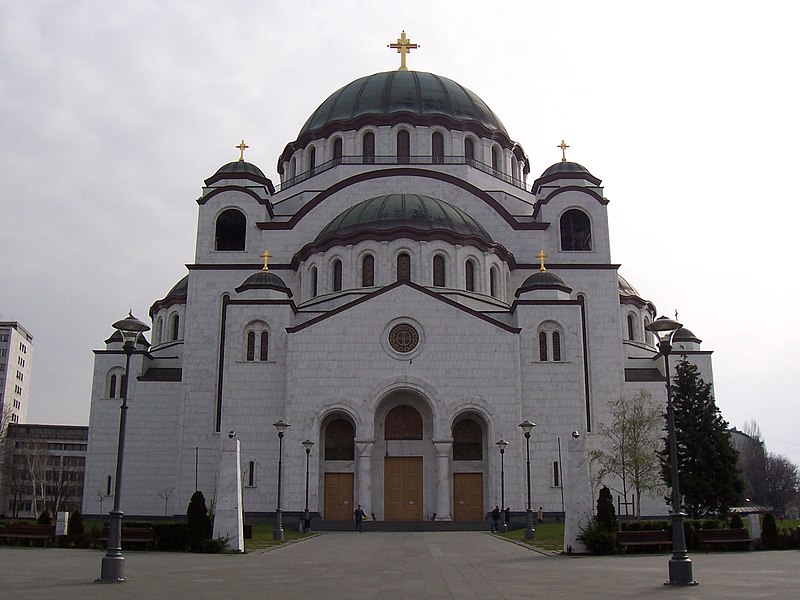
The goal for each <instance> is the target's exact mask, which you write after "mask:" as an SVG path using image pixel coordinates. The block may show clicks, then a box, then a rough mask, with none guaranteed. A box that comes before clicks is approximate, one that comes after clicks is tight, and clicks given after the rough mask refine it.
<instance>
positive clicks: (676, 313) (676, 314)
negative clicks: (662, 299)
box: [675, 308, 678, 321]
mask: <svg viewBox="0 0 800 600" xmlns="http://www.w3.org/2000/svg"><path fill="white" fill-rule="evenodd" d="M675 320H676V321H677V320H678V309H677V308H676V309H675Z"/></svg>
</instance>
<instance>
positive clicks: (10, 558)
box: [0, 532, 800, 600]
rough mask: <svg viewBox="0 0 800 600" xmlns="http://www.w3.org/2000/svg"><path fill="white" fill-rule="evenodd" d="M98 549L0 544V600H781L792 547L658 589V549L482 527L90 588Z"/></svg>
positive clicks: (718, 559)
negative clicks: (528, 539) (559, 546)
mask: <svg viewBox="0 0 800 600" xmlns="http://www.w3.org/2000/svg"><path fill="white" fill-rule="evenodd" d="M102 556H103V553H102V552H101V551H98V550H61V549H47V550H42V549H40V548H0V565H1V566H2V577H0V599H2V600H5V599H27V598H30V599H36V600H51V599H52V600H70V599H72V598H80V599H82V600H91V599H94V598H104V599H114V598H148V599H154V598H155V599H159V600H160V599H164V598H167V599H171V598H189V599H192V600H194V599H198V600H199V599H203V598H214V599H220V598H229V599H232V600H235V599H238V598H243V599H247V598H258V599H260V600H273V599H284V598H286V599H303V600H311V599H317V598H332V599H334V598H335V599H336V600H345V599H354V600H360V599H365V600H366V599H381V600H387V599H409V600H419V599H425V598H436V599H439V598H442V599H445V598H447V599H451V598H459V599H478V598H480V599H486V600H503V599H517V598H552V599H570V598H591V599H603V598H614V599H619V598H638V599H642V598H670V599H672V598H681V599H685V598H689V599H691V598H703V599H707V598H725V599H730V598H748V599H750V600H753V599H764V598H780V599H782V600H789V599H796V598H798V597H800V594H798V585H799V584H800V552H797V551H787V552H753V553H747V552H743V553H738V552H737V553H720V554H700V553H698V554H693V555H692V559H693V562H694V574H695V577H696V578H697V579H698V581H700V585H699V586H697V587H687V588H672V587H668V586H664V585H663V581H664V579H665V577H666V573H667V560H668V556H667V555H658V556H655V555H648V556H613V557H589V556H583V557H564V556H551V555H546V554H542V553H539V552H535V551H533V550H530V549H528V548H526V547H523V546H520V545H518V544H515V543H512V542H508V541H505V540H503V539H500V538H498V537H496V536H493V535H490V534H488V533H483V532H448V533H364V534H354V533H325V534H321V535H318V536H316V537H313V538H311V539H306V540H302V541H299V542H295V543H291V544H287V545H285V546H281V547H278V548H275V549H272V550H269V551H255V552H252V553H248V554H246V555H198V554H176V553H165V552H128V553H126V571H127V576H128V582H126V583H124V584H98V583H93V580H94V579H95V578H96V577H97V576H98V575H99V574H100V561H101V558H102Z"/></svg>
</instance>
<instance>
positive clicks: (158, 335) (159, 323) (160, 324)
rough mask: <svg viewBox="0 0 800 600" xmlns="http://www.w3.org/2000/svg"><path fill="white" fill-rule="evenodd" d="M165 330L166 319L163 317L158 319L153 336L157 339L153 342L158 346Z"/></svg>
mask: <svg viewBox="0 0 800 600" xmlns="http://www.w3.org/2000/svg"><path fill="white" fill-rule="evenodd" d="M163 329H164V319H162V318H161V317H158V320H157V321H156V331H155V335H154V336H153V337H154V338H155V339H154V340H153V341H154V342H155V343H156V344H160V343H161V333H162V330H163Z"/></svg>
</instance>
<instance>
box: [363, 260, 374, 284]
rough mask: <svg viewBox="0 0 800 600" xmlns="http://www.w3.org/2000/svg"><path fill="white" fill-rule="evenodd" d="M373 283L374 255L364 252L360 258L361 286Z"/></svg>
mask: <svg viewBox="0 0 800 600" xmlns="http://www.w3.org/2000/svg"><path fill="white" fill-rule="evenodd" d="M373 285H375V257H374V256H372V255H371V254H366V255H365V256H364V258H363V259H361V286H362V287H370V286H373Z"/></svg>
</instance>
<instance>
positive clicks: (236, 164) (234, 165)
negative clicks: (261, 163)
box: [214, 160, 266, 179]
mask: <svg viewBox="0 0 800 600" xmlns="http://www.w3.org/2000/svg"><path fill="white" fill-rule="evenodd" d="M226 173H228V174H230V173H245V174H247V175H255V176H256V177H261V178H262V179H265V178H266V176H265V175H264V173H263V171H262V170H261V169H259V168H258V167H257V166H255V165H254V164H252V163H249V162H247V161H244V160H235V161H233V162H229V163H228V164H226V165H222V166H221V167H220V168H219V169H217V172H216V173H214V174H215V175H223V174H226Z"/></svg>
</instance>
